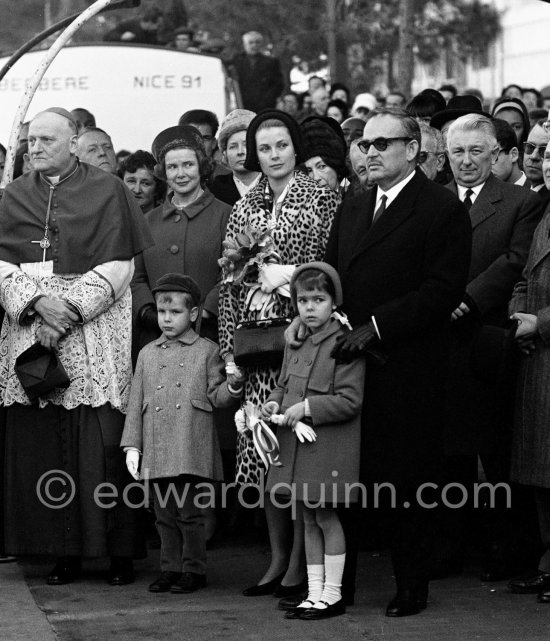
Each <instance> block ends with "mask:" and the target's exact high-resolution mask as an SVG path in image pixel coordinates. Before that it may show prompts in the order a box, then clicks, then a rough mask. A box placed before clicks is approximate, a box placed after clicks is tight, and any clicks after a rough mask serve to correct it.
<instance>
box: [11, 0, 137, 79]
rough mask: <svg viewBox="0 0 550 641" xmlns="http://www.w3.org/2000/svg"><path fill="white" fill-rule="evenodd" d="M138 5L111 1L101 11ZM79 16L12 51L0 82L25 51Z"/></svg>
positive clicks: (60, 21)
mask: <svg viewBox="0 0 550 641" xmlns="http://www.w3.org/2000/svg"><path fill="white" fill-rule="evenodd" d="M138 5H139V0H134V1H132V2H128V0H113V2H112V4H111V5H110V6H108V7H105V9H103V11H112V10H114V9H121V8H127V7H137V6H138ZM79 15H80V11H79V12H78V13H73V14H72V15H71V16H67V17H66V18H63V19H62V20H59V22H56V23H55V24H52V25H51V26H50V27H48V28H47V29H44V31H41V32H40V33H37V34H36V36H34V38H31V39H30V40H29V41H27V42H25V44H24V45H23V46H22V47H19V49H17V51H14V52H13V54H12V55H11V57H10V59H9V60H8V61H7V62H6V64H5V65H4V66H3V67H2V69H0V80H2V79H3V78H4V76H5V75H6V74H7V73H8V71H9V70H10V69H11V68H12V67H13V65H14V64H15V63H16V62H17V61H18V60H19V58H21V57H22V56H24V55H25V54H26V53H27V51H30V50H31V49H32V48H33V47H34V46H36V45H37V44H39V43H40V42H42V40H45V39H46V38H48V37H49V36H51V35H52V33H56V32H57V31H61V29H64V28H65V27H66V26H67V25H68V24H70V23H71V22H72V21H73V20H74V19H75V18H78V16H79Z"/></svg>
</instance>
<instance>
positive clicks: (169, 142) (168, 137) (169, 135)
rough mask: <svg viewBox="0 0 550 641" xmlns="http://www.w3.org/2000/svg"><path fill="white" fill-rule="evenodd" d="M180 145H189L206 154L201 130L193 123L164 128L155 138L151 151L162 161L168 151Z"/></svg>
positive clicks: (156, 158)
mask: <svg viewBox="0 0 550 641" xmlns="http://www.w3.org/2000/svg"><path fill="white" fill-rule="evenodd" d="M178 147H188V148H189V149H194V150H195V151H197V150H199V151H202V153H203V154H206V150H205V148H204V143H203V141H202V136H201V134H200V131H199V130H198V129H197V128H196V127H192V126H191V125H176V126H175V127H168V129H164V130H163V131H161V132H160V134H158V135H157V137H156V138H155V139H154V140H153V144H152V146H151V151H152V153H153V156H154V157H155V160H156V161H157V162H158V163H162V162H163V161H164V157H165V156H166V154H167V152H169V151H170V150H171V149H177V148H178Z"/></svg>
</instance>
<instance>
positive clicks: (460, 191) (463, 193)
mask: <svg viewBox="0 0 550 641" xmlns="http://www.w3.org/2000/svg"><path fill="white" fill-rule="evenodd" d="M486 182H487V181H484V182H482V183H481V184H480V185H476V186H475V187H464V185H459V184H458V183H457V184H456V186H457V189H458V197H459V199H460V200H461V201H462V202H464V199H465V198H466V192H467V191H468V189H471V190H472V191H473V192H474V193H473V194H472V195H471V196H470V200H471V201H472V204H473V203H475V201H476V198H477V197H478V196H479V192H480V191H481V190H482V189H483V187H484V186H485V183H486Z"/></svg>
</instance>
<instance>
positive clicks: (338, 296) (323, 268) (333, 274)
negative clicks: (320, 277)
mask: <svg viewBox="0 0 550 641" xmlns="http://www.w3.org/2000/svg"><path fill="white" fill-rule="evenodd" d="M307 269H317V270H319V271H320V272H323V274H325V275H326V276H327V277H328V278H329V279H330V280H331V281H332V284H333V285H334V304H335V305H336V306H337V307H340V306H341V305H342V303H343V302H344V296H343V294H342V283H341V282H340V276H338V272H337V271H336V270H335V269H334V267H332V265H329V264H328V263H324V262H322V261H319V260H318V261H314V262H312V263H304V264H303V265H300V266H299V267H296V269H295V270H294V272H293V273H292V277H291V279H290V291H293V290H294V287H295V283H296V278H297V277H298V276H299V275H300V274H301V273H302V272H304V271H306V270H307ZM292 298H293V299H295V298H296V297H295V296H293V297H292ZM293 302H294V303H295V302H296V301H295V300H293Z"/></svg>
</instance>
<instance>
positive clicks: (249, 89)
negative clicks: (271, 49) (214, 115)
mask: <svg viewBox="0 0 550 641" xmlns="http://www.w3.org/2000/svg"><path fill="white" fill-rule="evenodd" d="M262 46H263V36H262V34H261V33H258V32H257V31H249V32H247V33H245V34H244V35H243V48H244V51H243V52H242V53H238V54H237V55H236V56H235V57H234V58H233V60H231V62H230V68H233V70H234V74H235V75H236V77H237V80H238V82H239V89H240V91H241V98H242V103H243V104H242V106H243V108H244V109H250V111H255V112H256V113H259V112H260V111H262V109H268V108H273V107H275V103H276V102H277V98H278V97H279V96H280V95H281V93H282V91H283V89H284V87H285V80H284V78H283V74H282V72H281V65H280V64H279V61H278V60H277V58H274V57H273V56H266V55H265V54H263V53H262V52H261V50H262Z"/></svg>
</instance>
